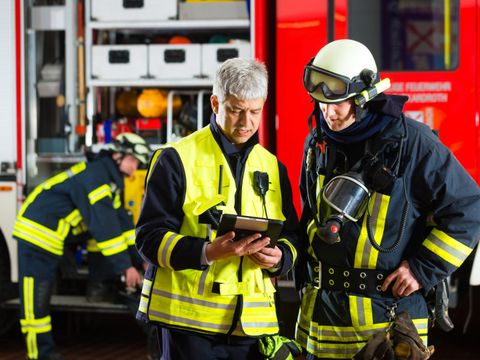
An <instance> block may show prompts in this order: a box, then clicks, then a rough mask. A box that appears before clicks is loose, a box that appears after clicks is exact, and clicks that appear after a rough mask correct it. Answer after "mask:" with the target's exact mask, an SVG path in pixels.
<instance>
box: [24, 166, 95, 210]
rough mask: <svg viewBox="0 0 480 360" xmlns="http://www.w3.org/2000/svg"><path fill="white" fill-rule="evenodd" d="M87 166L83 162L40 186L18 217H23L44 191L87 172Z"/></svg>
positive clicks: (26, 201) (26, 202) (32, 193)
mask: <svg viewBox="0 0 480 360" xmlns="http://www.w3.org/2000/svg"><path fill="white" fill-rule="evenodd" d="M86 167H87V165H86V164H85V162H81V163H78V164H75V165H73V166H72V167H71V168H70V169H68V170H67V171H63V172H61V173H59V174H57V175H55V176H54V177H52V178H50V179H48V180H47V181H45V182H43V183H42V184H40V185H38V186H37V187H36V188H35V189H34V190H33V191H32V192H31V193H30V195H28V197H27V199H26V200H25V202H24V203H23V205H22V208H21V209H20V211H19V213H18V215H23V213H24V212H25V210H26V209H27V207H28V205H30V204H31V203H32V202H33V201H34V200H35V198H36V197H37V196H38V195H39V194H40V193H41V192H42V191H43V190H49V189H50V188H52V187H53V186H54V185H57V184H60V183H62V182H64V181H65V180H67V179H68V178H71V177H72V176H74V175H77V174H78V173H80V172H82V171H83V170H85V169H86Z"/></svg>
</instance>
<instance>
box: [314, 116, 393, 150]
mask: <svg viewBox="0 0 480 360" xmlns="http://www.w3.org/2000/svg"><path fill="white" fill-rule="evenodd" d="M390 120H391V118H390V117H389V116H378V115H377V114H374V113H368V114H367V115H366V116H365V117H364V118H363V119H362V120H361V121H359V122H354V123H353V124H352V125H350V126H349V127H348V128H346V129H343V130H340V131H333V130H331V129H330V128H329V127H328V125H327V122H326V121H325V119H324V118H323V117H322V119H321V120H320V126H321V128H322V131H323V133H324V134H325V136H326V137H327V138H329V139H331V140H333V141H336V142H339V143H342V144H351V143H359V142H363V141H365V140H367V139H368V138H370V137H371V136H373V135H375V134H376V133H378V132H380V131H382V130H383V129H384V128H385V127H386V126H387V124H388V123H389V122H390Z"/></svg>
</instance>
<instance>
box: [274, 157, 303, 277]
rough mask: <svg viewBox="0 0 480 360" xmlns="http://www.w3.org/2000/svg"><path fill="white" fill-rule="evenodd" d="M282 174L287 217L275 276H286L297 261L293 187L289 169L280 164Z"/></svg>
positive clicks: (281, 184) (284, 207) (296, 222)
mask: <svg viewBox="0 0 480 360" xmlns="http://www.w3.org/2000/svg"><path fill="white" fill-rule="evenodd" d="M278 167H279V172H280V186H281V192H282V211H283V214H284V215H285V218H286V220H285V222H284V225H283V228H282V232H281V234H280V238H279V240H278V245H277V246H278V247H279V248H280V250H282V260H281V266H280V269H279V271H277V272H275V273H274V275H276V276H277V275H284V274H286V273H287V272H289V271H290V270H292V268H293V266H294V265H295V263H296V261H297V253H298V251H299V245H298V234H297V231H298V216H297V213H296V211H295V207H294V206H293V199H292V187H291V185H290V180H289V178H288V174H287V168H286V167H285V166H284V165H283V164H282V163H281V162H279V163H278Z"/></svg>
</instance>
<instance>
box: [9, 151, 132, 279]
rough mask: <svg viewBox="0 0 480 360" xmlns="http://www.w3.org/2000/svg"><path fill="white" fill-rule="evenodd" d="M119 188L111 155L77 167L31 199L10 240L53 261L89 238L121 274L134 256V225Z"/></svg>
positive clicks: (118, 175) (119, 179)
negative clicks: (47, 256)
mask: <svg viewBox="0 0 480 360" xmlns="http://www.w3.org/2000/svg"><path fill="white" fill-rule="evenodd" d="M123 188H124V180H123V175H122V174H121V173H120V172H119V170H118V167H117V165H116V164H115V162H114V161H113V160H112V158H111V156H108V155H105V156H101V157H99V158H97V159H96V160H94V161H92V162H89V163H85V162H80V163H78V164H76V165H74V166H72V167H71V168H70V169H68V170H66V171H63V172H61V173H59V174H57V175H55V176H54V177H52V178H50V179H48V180H46V181H45V182H43V183H42V184H40V185H38V186H37V187H36V188H35V189H34V190H33V191H32V192H31V193H30V194H29V196H28V197H27V199H26V200H25V203H24V204H23V206H22V208H21V210H20V212H19V213H18V215H17V220H16V223H15V228H14V231H13V235H14V236H15V237H16V238H17V239H19V240H20V241H26V242H27V243H28V244H30V245H32V246H36V247H38V248H40V249H42V250H44V251H47V252H48V253H50V254H53V255H56V256H61V255H62V254H63V252H64V246H65V244H66V243H67V244H68V243H75V242H78V241H79V240H87V239H90V238H93V239H95V240H96V242H97V246H98V248H99V249H100V251H101V252H102V254H103V255H105V257H106V259H107V261H109V263H110V266H111V268H112V269H113V270H114V271H115V272H117V273H119V272H121V271H123V270H125V269H127V268H128V267H130V266H132V263H131V258H130V255H134V256H137V257H138V255H135V253H136V250H135V248H134V244H135V230H134V225H133V221H132V219H131V217H130V215H129V214H128V213H127V211H126V210H125V209H124V208H123V206H122V200H121V196H120V194H121V192H122V190H123ZM127 249H128V251H127ZM129 252H130V254H129ZM134 258H135V257H134Z"/></svg>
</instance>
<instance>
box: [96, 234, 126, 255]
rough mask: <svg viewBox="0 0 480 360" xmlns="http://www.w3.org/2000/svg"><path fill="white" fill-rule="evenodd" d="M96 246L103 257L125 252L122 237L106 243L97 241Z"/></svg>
mask: <svg viewBox="0 0 480 360" xmlns="http://www.w3.org/2000/svg"><path fill="white" fill-rule="evenodd" d="M97 245H98V247H99V248H100V250H101V251H102V254H103V255H105V256H110V255H116V254H118V253H121V252H122V251H125V250H127V244H126V243H125V240H124V239H123V235H120V236H117V237H115V238H113V239H110V240H106V241H97Z"/></svg>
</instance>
